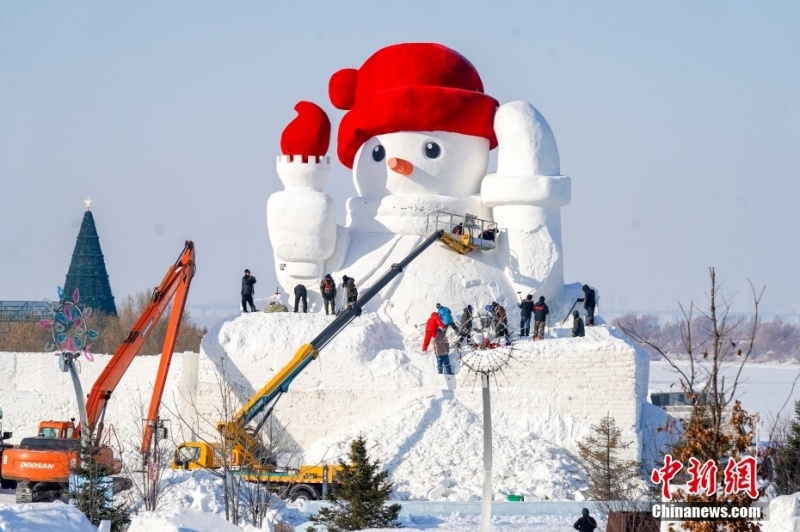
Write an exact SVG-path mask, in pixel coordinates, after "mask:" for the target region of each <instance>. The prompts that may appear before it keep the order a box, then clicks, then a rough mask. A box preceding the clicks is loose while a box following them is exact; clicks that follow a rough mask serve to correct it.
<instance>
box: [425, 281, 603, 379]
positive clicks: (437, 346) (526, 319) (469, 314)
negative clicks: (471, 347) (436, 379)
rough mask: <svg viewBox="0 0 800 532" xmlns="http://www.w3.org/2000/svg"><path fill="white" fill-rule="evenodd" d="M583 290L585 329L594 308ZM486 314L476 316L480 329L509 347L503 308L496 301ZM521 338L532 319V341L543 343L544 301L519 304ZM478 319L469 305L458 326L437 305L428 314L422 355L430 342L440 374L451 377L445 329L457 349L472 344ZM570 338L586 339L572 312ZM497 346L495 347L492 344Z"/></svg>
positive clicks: (593, 297) (577, 314)
mask: <svg viewBox="0 0 800 532" xmlns="http://www.w3.org/2000/svg"><path fill="white" fill-rule="evenodd" d="M582 290H583V292H584V297H582V298H578V300H577V301H576V304H577V303H579V302H580V303H583V308H584V309H585V310H586V325H590V326H591V325H594V311H595V307H596V304H597V303H596V295H595V291H594V290H593V289H592V288H590V287H589V285H583V287H582ZM484 308H485V310H486V314H485V315H482V316H479V318H480V319H481V324H480V326H481V328H493V329H494V335H495V337H494V341H495V342H497V343H499V342H504V343H505V344H506V345H508V344H509V343H510V335H509V331H508V313H507V312H506V309H505V307H503V305H500V304H499V303H497V302H496V301H493V302H492V303H491V304H490V305H486V307H484ZM519 308H520V330H519V335H520V337H527V336H529V335H530V326H531V319H533V339H534V340H543V339H544V332H545V323H546V321H547V316H548V315H549V314H550V309H549V308H548V306H547V303H545V297H544V296H539V299H538V300H537V301H536V302H534V301H533V295H532V294H528V295H527V296H526V297H525V299H523V300H522V301H520V303H519ZM476 317H478V316H475V315H474V313H473V308H472V305H467V306H465V307H464V311H463V312H462V314H461V322H460V325H457V324H456V322H455V320H454V319H453V313H452V311H451V310H450V309H449V308H448V307H445V306H443V305H442V304H440V303H436V311H435V312H433V313H431V316H430V318H428V321H427V322H426V323H425V337H424V339H423V341H422V352H423V353H424V352H427V351H428V347H429V346H430V345H431V342H433V348H434V352H435V354H436V367H437V370H438V372H439V373H444V374H446V375H451V374H452V368H451V366H450V358H449V354H450V345H449V342H448V341H447V329H449V328H452V329H453V331H455V332H456V334H457V335H458V340H457V344H458V346H459V347H460V346H461V345H462V343H464V342H465V341H470V342H471V341H472V340H471V338H470V337H471V333H472V330H473V320H474V319H475V318H476ZM572 318H573V319H572V336H573V337H582V336H585V335H586V329H585V326H584V321H583V319H582V318H581V315H580V312H579V311H577V310H575V311H574V312H572ZM494 345H497V344H494Z"/></svg>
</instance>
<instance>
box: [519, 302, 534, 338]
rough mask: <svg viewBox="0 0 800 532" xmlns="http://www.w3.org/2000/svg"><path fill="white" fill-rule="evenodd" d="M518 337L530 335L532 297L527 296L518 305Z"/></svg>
mask: <svg viewBox="0 0 800 532" xmlns="http://www.w3.org/2000/svg"><path fill="white" fill-rule="evenodd" d="M519 308H520V309H522V310H520V312H519V316H520V319H519V335H520V336H528V335H529V334H530V333H531V314H532V313H533V295H531V294H528V296H527V297H526V298H525V299H523V300H522V302H521V303H520V304H519Z"/></svg>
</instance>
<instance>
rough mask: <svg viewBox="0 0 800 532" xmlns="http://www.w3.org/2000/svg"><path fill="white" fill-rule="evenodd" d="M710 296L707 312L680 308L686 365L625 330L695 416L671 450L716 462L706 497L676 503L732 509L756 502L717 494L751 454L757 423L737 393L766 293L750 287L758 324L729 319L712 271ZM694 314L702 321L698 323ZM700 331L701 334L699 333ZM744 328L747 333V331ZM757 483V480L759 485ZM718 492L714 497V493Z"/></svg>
mask: <svg viewBox="0 0 800 532" xmlns="http://www.w3.org/2000/svg"><path fill="white" fill-rule="evenodd" d="M709 276H710V292H709V294H708V296H707V297H708V310H707V311H701V310H699V309H697V307H695V305H694V303H691V304H690V305H689V307H688V309H687V308H685V307H684V306H683V305H681V307H680V308H681V312H682V314H683V320H682V322H681V331H682V334H681V338H682V345H683V350H684V351H685V356H684V357H681V358H683V363H681V361H680V360H679V357H678V356H677V355H676V354H674V353H669V352H667V351H666V350H665V349H664V348H663V347H662V346H660V345H658V343H657V342H655V341H654V340H653V339H652V338H651V337H649V336H648V335H647V333H646V332H643V331H642V330H640V329H639V328H637V325H636V323H635V322H634V323H633V324H632V325H631V326H624V327H621V328H622V329H623V331H625V333H627V334H628V335H629V336H631V337H632V338H633V339H634V340H635V341H637V342H640V343H642V344H644V345H646V346H649V347H651V348H652V349H654V350H655V351H656V352H657V353H659V354H660V355H661V357H662V359H663V360H665V361H666V362H667V364H668V365H669V366H670V367H672V369H673V370H674V371H675V372H676V373H677V374H678V377H679V380H680V385H681V388H682V389H683V392H684V393H685V394H686V396H687V399H688V402H689V404H690V406H691V417H690V418H689V419H688V420H687V421H686V424H685V429H686V430H685V433H684V438H683V440H682V441H681V442H679V443H678V444H677V445H676V446H675V447H674V448H673V449H672V457H673V458H674V459H675V460H676V461H678V462H679V463H682V464H689V463H690V462H691V461H692V460H696V461H697V462H698V463H700V464H707V463H711V464H713V465H714V467H715V468H716V469H714V468H709V469H708V470H707V471H711V474H712V475H713V478H712V479H710V483H711V484H712V486H710V487H711V488H712V489H711V490H708V489H707V490H705V493H703V492H702V491H698V492H697V493H686V492H684V490H683V489H678V490H675V492H674V493H673V496H672V499H673V500H677V501H687V502H690V503H715V504H730V505H735V506H738V507H748V506H750V505H751V504H752V502H753V498H752V497H751V495H750V494H748V493H742V492H740V491H734V492H733V493H728V492H727V491H728V490H721V489H719V490H717V489H716V487H717V486H718V485H719V486H722V485H724V484H725V472H724V470H725V469H727V468H726V467H725V466H723V464H728V465H730V464H731V462H733V464H736V463H738V462H739V460H740V459H742V458H744V457H745V456H746V455H747V454H750V453H752V443H753V442H752V440H753V435H754V429H755V418H754V416H751V415H749V414H747V412H746V411H745V410H744V409H743V408H742V407H741V404H740V402H739V401H738V400H737V388H738V386H739V383H740V379H741V374H742V370H743V368H744V365H745V364H746V363H747V361H748V360H749V358H750V356H751V354H752V352H753V340H754V338H755V336H756V333H757V326H758V307H759V303H760V300H761V296H762V295H763V292H764V289H763V288H762V289H761V291H760V292H757V291H756V290H755V288H754V287H753V285H752V283H750V288H751V292H752V298H753V306H754V311H753V314H754V316H753V319H751V320H746V319H745V318H743V317H739V318H734V317H732V316H731V315H730V310H731V303H732V301H731V300H729V299H727V298H726V297H725V296H723V295H722V294H721V293H720V286H719V284H718V283H717V279H716V273H715V271H714V268H710V269H709ZM695 312H697V313H698V314H699V319H695V316H694V314H695ZM698 328H700V330H699V331H698V330H697V329H698ZM743 328H744V330H743ZM725 365H729V366H730V368H731V369H732V377H731V378H727V379H726V377H725V375H724V369H725ZM754 480H755V479H753V481H754ZM712 491H713V493H711V492H712ZM720 525H722V526H724V527H727V529H728V530H736V531H739V530H748V531H757V530H759V527H758V525H757V524H756V523H755V522H748V521H735V520H731V521H724V520H723V521H717V522H713V521H690V522H685V523H683V526H684V528H686V529H688V530H691V531H692V532H710V531H715V530H719V526H720Z"/></svg>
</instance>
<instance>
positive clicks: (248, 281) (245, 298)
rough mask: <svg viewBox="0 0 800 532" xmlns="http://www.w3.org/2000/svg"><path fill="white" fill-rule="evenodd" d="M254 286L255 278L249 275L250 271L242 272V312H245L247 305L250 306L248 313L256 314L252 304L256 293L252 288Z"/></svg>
mask: <svg viewBox="0 0 800 532" xmlns="http://www.w3.org/2000/svg"><path fill="white" fill-rule="evenodd" d="M254 284H256V278H255V277H254V276H252V275H250V270H245V271H244V277H242V311H243V312H247V305H248V304H249V305H250V312H256V311H257V310H258V309H257V308H256V306H255V304H254V303H253V295H255V293H256V289H255V287H254V286H253V285H254Z"/></svg>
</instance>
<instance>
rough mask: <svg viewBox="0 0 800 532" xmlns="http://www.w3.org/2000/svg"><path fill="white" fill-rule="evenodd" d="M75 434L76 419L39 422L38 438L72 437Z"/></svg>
mask: <svg viewBox="0 0 800 532" xmlns="http://www.w3.org/2000/svg"><path fill="white" fill-rule="evenodd" d="M74 434H75V420H74V419H73V420H71V421H42V422H41V423H39V430H38V432H37V433H36V437H37V438H48V439H55V438H72V437H73V435H74Z"/></svg>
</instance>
